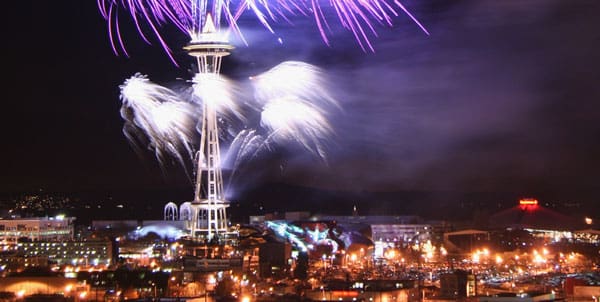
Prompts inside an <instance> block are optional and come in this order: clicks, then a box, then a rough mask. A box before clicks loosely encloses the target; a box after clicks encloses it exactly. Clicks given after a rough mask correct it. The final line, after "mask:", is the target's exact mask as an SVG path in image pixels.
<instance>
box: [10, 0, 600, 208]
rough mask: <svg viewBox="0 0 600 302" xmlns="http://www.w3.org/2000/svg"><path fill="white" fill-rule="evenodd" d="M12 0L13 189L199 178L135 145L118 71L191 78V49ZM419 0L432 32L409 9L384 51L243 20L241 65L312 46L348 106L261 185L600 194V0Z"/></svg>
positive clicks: (73, 9) (300, 56)
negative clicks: (115, 43)
mask: <svg viewBox="0 0 600 302" xmlns="http://www.w3.org/2000/svg"><path fill="white" fill-rule="evenodd" d="M10 2H18V3H11V4H8V6H9V8H8V9H6V10H5V16H4V17H3V21H2V22H3V23H4V24H3V26H2V27H3V40H4V43H3V44H4V49H5V52H4V63H3V67H4V68H3V71H4V77H5V78H7V79H4V83H5V87H4V89H3V91H5V94H4V98H3V101H4V109H3V110H2V112H3V114H2V116H3V118H2V119H1V122H0V123H1V129H2V131H3V135H2V137H3V143H2V151H1V153H0V154H1V156H2V157H1V158H2V165H1V169H0V191H2V192H9V191H15V190H30V189H35V188H40V187H41V188H46V189H49V190H62V191H69V190H81V189H119V188H139V189H144V188H151V187H186V186H190V184H189V182H188V181H187V180H186V178H185V177H184V175H183V172H182V171H181V169H179V168H177V167H167V168H166V174H165V173H162V172H161V170H160V169H159V168H158V165H157V163H156V161H155V160H154V159H153V158H152V155H151V154H150V153H148V154H147V156H145V158H139V157H138V156H137V155H136V154H135V152H134V151H133V149H132V148H131V147H130V146H129V144H128V142H127V141H126V139H125V138H124V136H123V135H122V132H121V127H122V125H123V121H122V120H121V118H120V115H119V111H118V110H119V107H120V100H119V99H118V93H119V89H118V85H120V84H121V83H122V82H123V81H124V80H125V79H126V78H129V77H130V76H131V75H133V74H134V73H135V72H138V71H139V72H141V73H144V74H148V75H149V77H150V78H151V79H152V80H153V81H155V82H157V83H161V84H163V85H167V86H168V84H169V83H171V82H174V81H176V79H178V78H180V79H181V78H183V79H186V78H189V77H190V74H189V72H188V71H187V68H186V67H187V66H189V64H191V62H187V61H186V60H187V58H186V56H185V54H183V52H180V51H177V52H176V54H175V55H176V57H177V58H178V59H179V62H180V64H181V66H182V67H176V66H174V65H173V64H172V63H171V62H170V61H169V59H168V58H167V56H165V55H164V53H162V51H161V49H160V48H159V47H158V46H156V45H152V46H149V45H146V44H144V43H143V42H142V40H141V39H140V38H139V36H138V35H137V34H136V33H135V30H134V29H133V28H132V27H131V26H128V25H127V24H126V23H125V24H124V25H123V28H124V32H125V39H126V43H127V47H128V50H129V51H130V54H131V57H130V58H126V57H118V56H115V55H114V54H113V53H112V50H111V48H110V45H109V39H108V36H107V28H106V23H105V21H104V20H103V19H102V17H101V16H100V14H99V12H98V10H97V7H96V1H91V0H87V1H81V0H67V1H31V0H24V1H10ZM403 3H405V5H406V6H407V7H409V8H410V9H411V11H412V12H413V13H414V14H415V15H416V16H417V18H419V19H420V20H421V21H422V22H423V23H424V25H425V26H426V27H427V29H428V30H429V32H430V33H431V35H429V36H427V35H425V34H424V33H423V32H421V31H420V30H419V29H418V28H417V27H416V26H415V25H414V24H413V23H411V21H410V20H409V19H408V18H406V17H405V16H403V15H401V16H399V17H397V18H395V19H394V22H395V23H396V24H395V27H394V28H392V29H390V28H386V27H380V28H378V32H379V34H380V35H379V37H378V38H374V39H373V40H372V41H373V45H374V47H375V50H376V51H375V53H370V52H363V51H361V50H360V48H358V46H357V45H356V43H355V42H354V40H353V39H352V37H351V36H350V34H349V33H347V32H343V31H338V30H335V29H334V36H333V37H332V41H331V46H329V47H327V46H325V45H324V44H323V43H322V41H321V40H320V38H319V36H318V33H317V32H316V29H315V28H314V25H313V24H312V23H311V20H310V19H298V20H294V21H295V22H294V23H295V26H290V25H286V24H277V25H276V26H275V30H276V31H277V34H276V35H271V34H269V33H267V32H265V31H264V30H262V29H260V27H259V26H257V24H256V22H254V21H253V19H252V18H250V17H247V18H246V19H244V20H243V21H242V24H243V25H245V29H243V31H245V32H246V33H247V37H248V40H249V42H250V45H248V46H244V45H239V46H238V47H237V49H236V50H235V52H234V54H233V55H232V56H231V57H228V58H227V61H226V62H225V67H224V73H225V74H226V75H228V76H230V77H232V78H237V79H242V78H245V77H246V76H248V75H252V74H257V73H260V72H262V71H264V70H266V69H268V68H270V67H273V66H275V65H276V64H278V63H279V62H282V61H285V60H303V61H306V62H308V63H312V64H315V65H318V66H320V67H322V68H324V69H326V70H327V71H328V73H329V74H330V75H331V77H332V79H334V82H335V85H336V87H337V89H336V91H337V92H338V94H337V98H338V100H339V101H340V103H341V105H342V108H343V109H344V111H343V113H339V114H336V115H335V116H332V123H333V125H334V126H335V129H336V132H337V136H336V138H335V145H334V148H333V149H332V150H331V152H330V157H329V159H330V162H329V166H328V167H324V166H322V165H319V163H317V162H315V161H314V160H310V159H308V158H307V157H304V156H287V157H286V158H284V159H282V158H281V157H278V158H273V159H272V160H271V161H268V162H265V164H264V165H258V166H255V167H254V168H257V167H258V169H260V167H264V169H265V171H260V170H254V172H253V173H249V178H248V179H253V180H254V182H252V183H251V185H257V184H258V183H260V182H268V181H282V182H288V183H293V184H301V185H307V186H314V187H322V188H323V187H324V188H336V189H343V190H352V191H362V190H367V191H377V190H380V191H390V190H463V191H517V192H523V193H525V194H526V193H528V192H532V193H535V192H548V191H549V192H554V191H556V192H561V193H565V192H567V193H568V192H578V195H577V196H581V197H582V198H588V199H594V198H596V199H597V198H598V197H600V156H599V155H600V123H599V122H600V84H599V82H600V81H599V80H600V30H599V29H600V18H599V16H600V2H598V1H595V0H587V1H586V0H573V1H559V0H527V1H497V0H473V1H439V0H421V1H419V0H410V1H405V2H403ZM11 6H12V7H11ZM277 37H282V39H283V41H284V43H283V44H279V43H278V42H277ZM170 42H171V45H172V46H173V48H174V49H179V47H181V46H183V44H185V43H186V42H187V38H186V37H185V36H183V35H181V34H180V33H177V32H173V35H171V37H170ZM256 175H259V176H257V177H254V176H256Z"/></svg>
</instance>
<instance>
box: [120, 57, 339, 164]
mask: <svg viewBox="0 0 600 302" xmlns="http://www.w3.org/2000/svg"><path fill="white" fill-rule="evenodd" d="M281 70H286V72H289V73H293V74H296V81H294V83H293V84H289V85H282V84H281V82H282V81H280V80H277V79H278V78H277V77H276V74H278V73H279V72H280V71H281ZM192 82H193V84H192V85H191V86H190V87H189V88H188V89H187V90H184V91H182V92H181V93H178V92H175V91H174V90H171V89H169V88H166V87H163V86H160V85H158V84H155V83H152V82H151V81H150V80H149V79H148V78H147V77H146V76H143V75H140V74H136V75H134V76H133V77H131V78H130V79H127V80H126V81H125V83H124V84H123V85H122V86H121V99H122V101H123V105H122V109H121V112H122V116H123V118H124V119H125V127H124V132H125V134H126V136H127V138H129V139H130V140H131V141H132V143H134V145H135V146H140V145H143V142H146V141H147V142H148V144H147V145H148V147H149V148H150V149H152V150H153V151H154V152H155V154H156V156H157V158H158V159H159V161H160V162H161V163H162V162H163V161H164V157H165V155H170V156H174V157H175V158H177V159H178V160H179V162H180V163H182V164H183V165H185V163H186V162H187V161H188V160H189V159H193V156H194V151H193V150H194V148H193V146H195V145H196V140H197V138H198V137H199V135H200V133H199V130H198V129H199V128H200V127H198V123H199V121H200V116H201V115H202V110H201V108H202V104H203V102H212V103H211V104H212V105H213V106H214V108H215V110H217V112H218V113H219V114H220V115H221V116H225V117H227V118H221V119H220V123H221V126H222V127H224V128H226V129H224V130H226V131H225V133H228V134H230V135H228V136H226V137H222V139H225V140H226V139H230V141H229V142H227V143H228V145H229V148H228V150H227V152H226V154H225V163H226V164H227V165H229V166H230V167H231V168H232V169H233V170H235V169H237V168H238V167H239V166H240V165H241V164H242V163H244V162H248V161H251V160H252V159H254V158H256V157H257V156H258V155H259V154H262V153H264V152H269V151H272V150H275V149H277V148H282V147H285V146H290V145H294V144H295V145H297V146H300V147H301V148H303V149H304V150H306V151H307V152H309V153H310V154H312V155H314V156H315V157H316V158H319V159H321V160H323V161H325V160H326V158H327V149H328V142H329V141H330V140H331V138H332V137H333V136H334V131H333V128H332V127H331V125H330V122H329V115H330V114H332V111H333V108H338V106H337V103H336V102H335V100H334V99H333V98H332V97H331V96H330V94H329V93H328V92H327V91H328V89H327V83H326V79H325V77H324V75H323V74H322V71H321V70H320V69H319V68H317V67H315V66H312V65H310V64H306V63H299V62H284V63H282V64H280V65H278V66H276V67H275V68H273V69H271V70H269V71H267V72H265V73H263V74H261V75H258V76H256V77H252V80H250V82H249V83H250V84H251V85H250V87H252V89H253V91H251V92H250V93H249V94H250V95H255V96H256V97H255V99H254V100H252V103H251V104H250V106H248V108H244V109H243V108H241V106H239V105H238V104H237V103H236V102H234V101H233V100H234V99H237V98H239V97H240V96H241V95H242V94H244V91H243V90H241V88H238V87H241V86H243V85H236V83H234V82H233V81H231V80H229V79H227V78H226V77H224V76H222V75H217V74H198V75H197V76H196V77H195V78H194V80H193V81H192ZM190 91H191V93H190ZM308 91H312V92H311V93H309V92H308ZM311 97H312V98H311ZM252 115H256V116H252ZM248 116H250V118H247V117H248ZM250 121H255V122H256V124H251V122H250Z"/></svg>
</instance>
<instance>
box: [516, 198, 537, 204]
mask: <svg viewBox="0 0 600 302" xmlns="http://www.w3.org/2000/svg"><path fill="white" fill-rule="evenodd" d="M519 204H520V205H522V206H535V205H537V204H538V201H537V199H533V198H525V199H521V200H519Z"/></svg>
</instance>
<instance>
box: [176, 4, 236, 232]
mask: <svg viewBox="0 0 600 302" xmlns="http://www.w3.org/2000/svg"><path fill="white" fill-rule="evenodd" d="M193 2H194V3H198V2H200V3H203V1H193ZM200 6H202V5H200ZM197 8H199V7H198V5H196V6H195V7H194V9H197ZM200 8H201V7H200ZM204 9H205V8H204ZM196 17H198V18H197V19H196V20H195V21H196V22H197V23H196V24H197V25H198V26H195V27H194V28H195V30H197V32H196V33H193V34H192V35H191V36H192V39H191V41H190V43H188V44H187V45H186V46H185V47H184V50H186V51H187V53H188V54H189V55H190V56H193V57H195V58H196V63H197V65H198V74H197V75H196V77H195V79H194V81H195V82H198V81H201V80H202V79H203V78H206V77H211V76H217V75H218V74H219V73H220V70H221V61H222V59H223V57H225V56H227V55H229V53H230V50H232V49H233V46H232V45H230V44H229V43H228V42H227V40H226V39H224V38H223V37H222V36H221V34H220V32H219V30H218V29H217V27H218V23H215V21H214V20H213V18H212V16H211V14H210V13H206V14H200V13H199V14H198V15H197V16H196ZM215 102H218V100H203V102H202V129H201V137H200V148H199V150H198V154H197V157H196V162H195V164H196V183H195V194H194V200H193V201H192V202H191V207H192V215H191V217H190V220H189V221H188V230H189V231H190V235H191V237H192V238H193V239H196V240H215V239H216V240H219V239H221V238H223V237H224V235H225V234H227V232H228V220H227V211H226V209H227V207H229V202H228V201H227V200H225V195H224V190H223V174H222V171H221V153H220V148H219V128H218V116H217V112H216V109H215Z"/></svg>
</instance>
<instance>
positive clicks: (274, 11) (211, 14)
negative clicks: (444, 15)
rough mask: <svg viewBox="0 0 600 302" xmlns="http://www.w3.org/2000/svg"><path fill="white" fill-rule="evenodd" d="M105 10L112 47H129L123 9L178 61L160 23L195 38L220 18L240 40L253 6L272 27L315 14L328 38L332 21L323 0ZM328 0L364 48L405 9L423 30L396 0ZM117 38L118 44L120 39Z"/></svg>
mask: <svg viewBox="0 0 600 302" xmlns="http://www.w3.org/2000/svg"><path fill="white" fill-rule="evenodd" d="M97 1H98V7H99V8H100V12H101V13H102V16H103V17H104V18H105V19H106V20H107V21H108V24H109V35H110V40H111V44H112V47H113V51H114V52H115V53H117V54H118V53H119V51H118V50H117V49H119V48H120V49H121V52H123V53H124V54H125V55H127V51H126V50H125V47H124V45H123V41H122V38H121V33H120V30H119V23H118V22H117V19H118V12H119V8H121V9H124V10H125V11H126V12H128V13H129V15H130V16H131V18H132V19H133V21H134V23H135V25H136V26H137V29H138V31H139V33H140V35H141V36H142V38H143V39H144V40H145V41H146V42H149V40H148V37H146V34H144V31H143V30H142V27H143V26H144V24H145V25H146V26H149V28H150V29H151V31H152V33H153V35H154V36H156V38H157V39H158V41H159V43H160V44H161V45H162V47H163V48H164V49H165V51H166V52H167V54H168V55H169V57H170V58H171V60H173V61H174V59H173V57H172V55H171V50H170V48H169V46H168V45H167V43H166V41H165V39H164V38H163V37H162V34H161V27H162V26H163V25H165V24H167V23H171V24H174V25H175V26H176V27H177V28H178V29H179V30H181V31H182V32H184V33H185V34H187V35H189V36H190V38H191V40H192V42H193V41H194V40H196V39H198V38H199V35H200V34H201V33H202V30H203V28H204V26H205V24H206V23H207V22H210V23H213V25H214V26H215V28H216V29H217V30H219V27H220V25H221V20H222V19H224V20H225V21H224V22H223V23H226V24H227V26H228V29H227V31H232V32H233V33H234V34H236V35H237V36H238V37H240V39H241V40H242V41H245V40H244V37H243V35H242V33H241V31H240V28H239V27H238V25H237V21H238V19H239V18H240V16H241V15H242V13H244V12H246V11H252V13H253V14H254V16H255V17H256V18H257V19H258V21H259V22H260V23H261V24H262V25H263V26H264V27H265V28H266V29H267V30H269V31H270V32H273V29H272V27H271V25H270V23H271V22H275V21H277V20H280V19H281V20H288V19H289V18H288V16H291V15H304V16H310V17H312V18H314V21H315V23H316V26H317V27H318V29H319V31H320V33H321V37H322V38H323V41H324V42H325V43H326V44H329V41H328V38H327V31H328V28H329V25H328V23H327V18H326V17H325V13H324V5H323V4H321V1H319V0H97ZM326 3H327V6H329V7H330V8H332V9H333V11H335V15H336V16H337V19H338V20H339V22H340V23H341V25H342V26H343V27H344V28H346V29H348V30H349V31H351V32H352V34H353V35H354V37H355V38H356V41H357V42H358V44H359V45H360V47H361V48H362V49H363V50H366V49H367V48H368V49H369V50H371V51H374V49H373V46H372V45H371V43H370V41H369V33H371V34H372V35H375V36H376V35H377V33H376V31H375V28H374V24H383V25H388V26H392V18H393V17H395V16H398V14H399V12H400V11H402V12H404V13H405V14H406V15H407V16H408V17H410V18H411V19H412V20H413V21H414V22H415V24H417V25H418V26H419V27H420V28H421V29H422V30H423V31H424V32H425V33H427V34H428V32H427V30H426V29H425V27H424V26H423V25H422V24H421V23H420V22H419V21H418V20H417V19H416V18H415V17H414V16H413V15H412V14H411V13H410V12H409V11H408V9H406V7H405V6H404V5H402V3H400V2H399V1H398V0H329V1H327V2H326ZM117 44H118V45H117Z"/></svg>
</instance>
